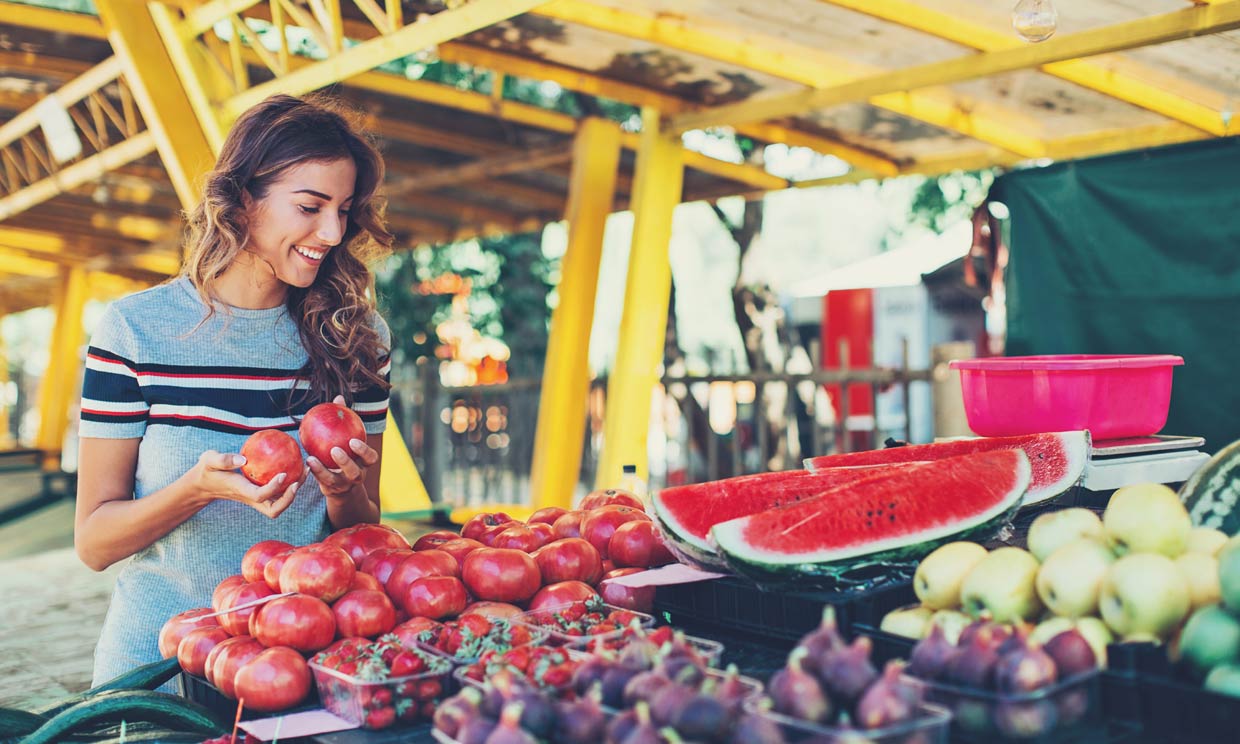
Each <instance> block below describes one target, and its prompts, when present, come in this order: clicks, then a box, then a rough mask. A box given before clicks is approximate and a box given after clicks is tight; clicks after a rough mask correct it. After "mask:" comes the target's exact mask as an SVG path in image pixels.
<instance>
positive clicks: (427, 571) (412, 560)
mask: <svg viewBox="0 0 1240 744" xmlns="http://www.w3.org/2000/svg"><path fill="white" fill-rule="evenodd" d="M460 573H461V567H460V564H458V563H457V562H456V559H455V558H453V557H452V556H451V555H449V554H448V553H446V552H444V551H442V550H423V551H420V552H417V553H411V554H410V555H408V556H406V557H405V560H403V561H401V562H400V565H398V566H397V567H396V568H395V569H393V570H392V573H391V575H389V576H388V580H387V581H386V582H384V584H383V587H384V589H385V590H386V591H387V593H388V596H389V597H394V598H396V600H397V601H398V602H399V601H400V598H401V597H403V596H405V589H407V588H408V587H409V585H410V584H411V583H413V581H414V579H420V578H422V577H423V576H460Z"/></svg>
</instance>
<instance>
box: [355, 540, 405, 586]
mask: <svg viewBox="0 0 1240 744" xmlns="http://www.w3.org/2000/svg"><path fill="white" fill-rule="evenodd" d="M411 555H413V551H411V550H396V549H393V548H381V549H379V550H376V551H374V552H373V553H371V554H370V555H368V556H366V560H364V561H362V565H361V566H360V567H359V569H358V570H359V571H361V572H362V573H367V574H370V575H371V576H374V577H375V578H376V579H378V580H379V583H380V584H387V580H388V577H390V576H391V575H392V571H394V570H396V567H397V566H399V565H400V564H401V563H402V562H403V561H404V560H405V559H406V558H408V557H409V556H411Z"/></svg>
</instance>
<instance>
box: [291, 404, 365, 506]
mask: <svg viewBox="0 0 1240 744" xmlns="http://www.w3.org/2000/svg"><path fill="white" fill-rule="evenodd" d="M298 434H299V435H300V437H301V444H302V446H303V447H305V448H306V452H307V453H308V454H309V455H310V457H308V458H307V459H306V464H307V465H308V466H309V467H310V472H311V473H313V474H314V477H315V478H316V479H317V480H318V482H319V487H320V488H321V489H322V491H323V493H324V494H326V495H328V496H339V495H344V494H346V493H348V492H350V491H351V490H353V488H354V487H355V486H357V485H360V484H361V483H363V482H364V481H365V480H366V469H367V468H369V467H371V466H373V465H375V464H376V463H377V462H379V453H378V452H377V451H376V450H375V449H374V448H373V447H371V446H370V445H368V444H366V428H365V426H363V424H362V419H361V417H359V416H358V415H357V414H356V413H354V412H353V411H351V410H349V409H348V408H347V407H346V406H345V405H344V398H343V397H341V396H336V399H335V400H334V401H332V402H331V403H321V404H319V405H317V406H315V407H313V408H311V409H310V410H309V411H307V412H306V415H305V417H304V418H303V419H302V420H301V426H300V428H299V429H298Z"/></svg>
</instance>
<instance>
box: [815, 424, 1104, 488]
mask: <svg viewBox="0 0 1240 744" xmlns="http://www.w3.org/2000/svg"><path fill="white" fill-rule="evenodd" d="M1012 449H1019V450H1022V451H1023V452H1024V453H1025V454H1026V455H1028V457H1029V464H1030V466H1032V468H1033V482H1032V483H1031V484H1030V486H1029V493H1027V494H1026V495H1025V501H1024V503H1025V504H1026V505H1029V504H1036V503H1039V502H1042V501H1046V500H1048V499H1052V498H1054V497H1056V496H1058V495H1060V494H1061V493H1063V492H1065V491H1067V490H1068V489H1069V488H1071V487H1073V486H1074V485H1076V484H1077V483H1079V482H1080V481H1081V478H1082V477H1083V476H1084V474H1085V465H1086V464H1088V462H1089V452H1090V443H1089V432H1087V431H1062V432H1055V433H1050V434H1024V435H1020V436H1014V437H979V438H977V439H959V440H955V441H951V442H935V443H933V444H912V445H909V446H907V447H890V448H888V449H879V450H869V451H866V452H849V453H845V454H839V455H824V456H822V457H811V458H808V459H806V460H805V467H806V468H807V469H808V470H811V471H814V472H819V471H822V470H826V469H828V468H838V467H857V466H865V465H870V466H873V465H887V464H890V463H896V462H928V461H932V460H942V459H943V458H946V457H959V456H960V455H970V454H975V453H978V452H990V451H993V450H1012Z"/></svg>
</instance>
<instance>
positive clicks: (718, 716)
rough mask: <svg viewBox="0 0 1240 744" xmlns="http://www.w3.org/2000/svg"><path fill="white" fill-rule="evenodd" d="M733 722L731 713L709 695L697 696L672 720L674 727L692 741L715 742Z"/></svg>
mask: <svg viewBox="0 0 1240 744" xmlns="http://www.w3.org/2000/svg"><path fill="white" fill-rule="evenodd" d="M731 722H732V714H731V711H729V710H728V708H727V707H726V706H725V705H724V704H723V703H722V702H721V701H719V700H717V699H716V698H714V697H711V696H710V695H709V694H699V695H695V696H694V697H693V698H691V699H690V700H689V702H688V703H686V704H685V706H684V707H683V708H681V709H680V711H679V712H678V713H677V714H676V718H675V719H673V720H672V727H673V728H675V729H676V731H677V732H678V733H679V734H680V735H681V736H683V737H684V738H686V739H689V740H691V741H715V740H716V739H719V738H722V737H723V736H724V735H725V734H726V733H727V731H728V726H729V725H730V724H731Z"/></svg>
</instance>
